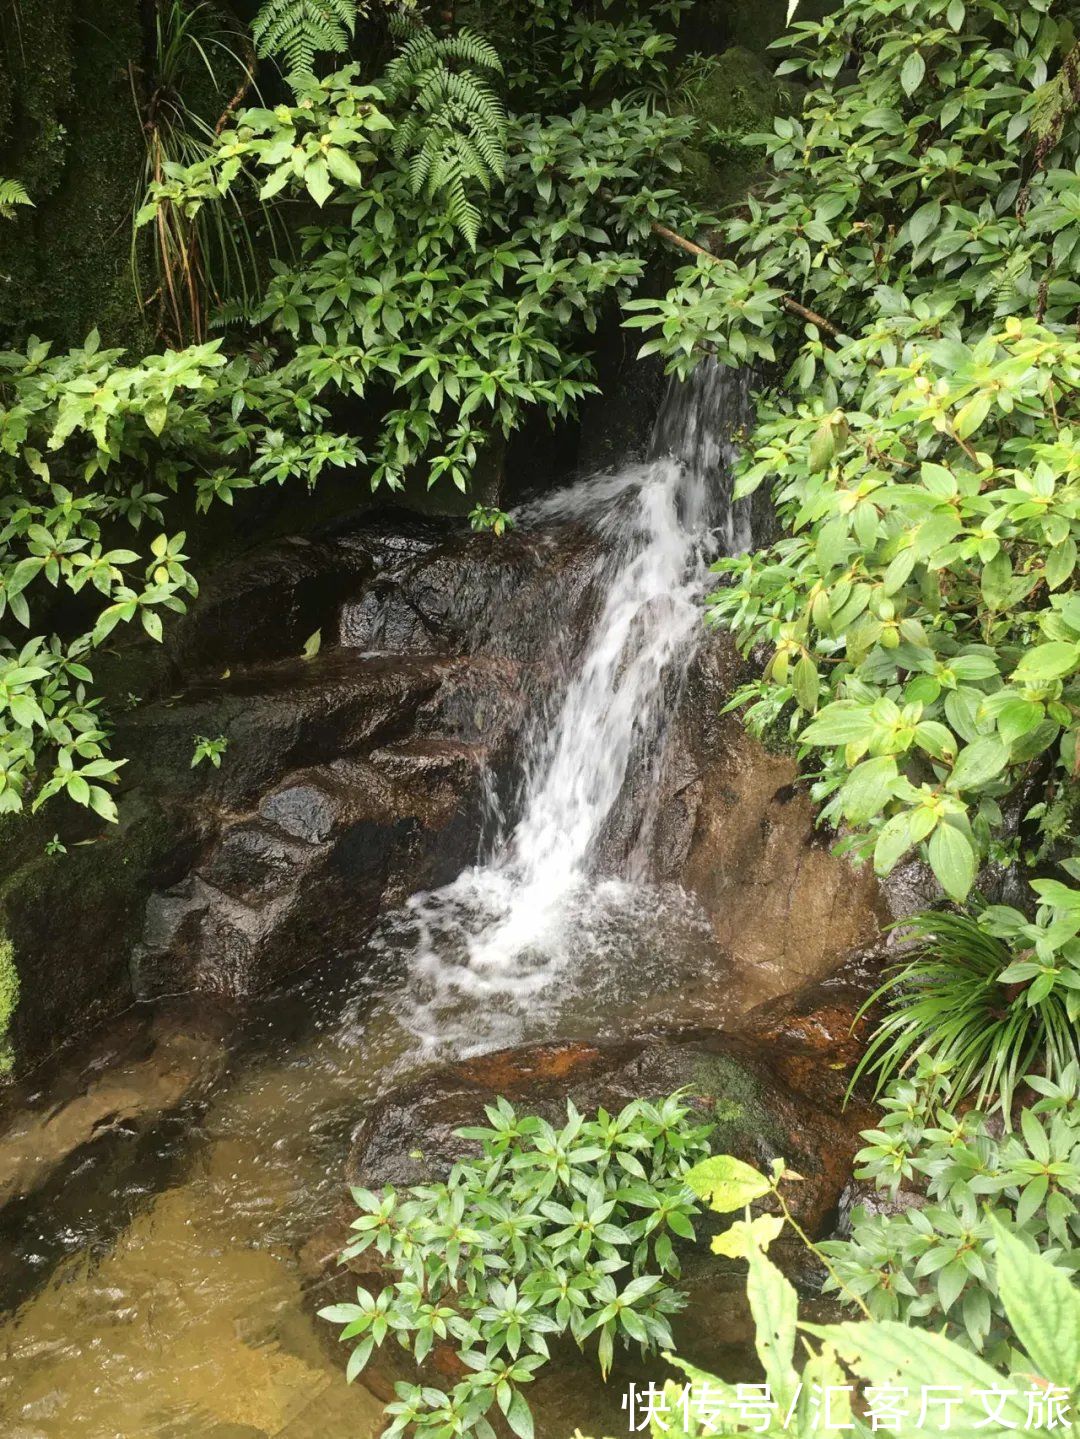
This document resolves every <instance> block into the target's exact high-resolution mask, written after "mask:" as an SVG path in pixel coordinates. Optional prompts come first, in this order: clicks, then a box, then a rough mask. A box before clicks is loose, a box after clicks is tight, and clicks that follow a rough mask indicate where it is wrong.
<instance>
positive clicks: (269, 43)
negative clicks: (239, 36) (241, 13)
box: [251, 0, 358, 76]
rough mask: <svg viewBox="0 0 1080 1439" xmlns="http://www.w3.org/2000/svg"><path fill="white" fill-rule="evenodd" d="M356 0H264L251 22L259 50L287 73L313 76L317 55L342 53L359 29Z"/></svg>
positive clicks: (256, 47)
mask: <svg viewBox="0 0 1080 1439" xmlns="http://www.w3.org/2000/svg"><path fill="white" fill-rule="evenodd" d="M357 9H358V4H357V0H264V4H263V6H262V8H261V9H260V10H259V12H258V14H257V15H256V16H255V19H254V20H253V21H252V22H251V35H252V39H253V40H254V41H255V49H256V52H257V53H258V54H259V55H260V56H262V57H263V58H264V59H265V58H267V57H271V58H273V59H281V60H282V61H283V65H284V69H285V73H286V74H287V75H289V76H293V75H311V74H312V73H313V71H314V67H315V56H316V55H320V54H328V53H329V54H335V55H340V54H342V53H343V52H344V51H346V50H348V48H349V41H350V39H351V38H352V36H353V34H354V33H355V31H356V14H357Z"/></svg>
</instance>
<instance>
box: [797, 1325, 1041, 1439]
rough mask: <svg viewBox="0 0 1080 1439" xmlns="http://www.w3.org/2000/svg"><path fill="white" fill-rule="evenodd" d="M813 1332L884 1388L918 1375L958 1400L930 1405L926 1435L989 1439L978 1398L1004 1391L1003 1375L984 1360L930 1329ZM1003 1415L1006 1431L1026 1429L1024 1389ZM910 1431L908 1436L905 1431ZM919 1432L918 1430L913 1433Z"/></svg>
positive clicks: (819, 1328) (1011, 1394)
mask: <svg viewBox="0 0 1080 1439" xmlns="http://www.w3.org/2000/svg"><path fill="white" fill-rule="evenodd" d="M802 1327H803V1328H804V1329H805V1330H806V1331H807V1332H808V1333H810V1334H814V1335H816V1336H817V1337H818V1338H819V1339H824V1340H827V1341H828V1342H829V1343H830V1344H832V1345H834V1346H835V1348H836V1351H837V1353H838V1354H839V1355H840V1358H841V1359H842V1360H843V1361H844V1363H845V1364H846V1365H847V1366H848V1367H849V1368H850V1369H852V1370H853V1371H854V1373H855V1374H857V1375H858V1376H859V1377H860V1378H862V1379H865V1380H867V1382H868V1383H870V1384H873V1385H875V1386H880V1387H881V1388H888V1387H896V1386H897V1385H900V1386H908V1385H910V1384H911V1382H912V1378H913V1376H917V1380H916V1383H917V1384H918V1385H919V1386H926V1388H927V1389H937V1390H939V1391H941V1392H943V1393H947V1394H948V1395H949V1396H950V1397H955V1398H956V1399H957V1400H958V1401H959V1402H958V1403H957V1404H956V1405H955V1406H953V1405H949V1406H948V1407H945V1406H942V1407H940V1408H935V1407H934V1406H932V1405H931V1406H928V1411H927V1416H926V1418H927V1422H926V1424H924V1425H922V1426H921V1427H920V1431H919V1432H921V1433H929V1434H933V1433H943V1434H944V1433H948V1434H952V1435H960V1436H962V1439H977V1436H980V1435H981V1436H982V1439H986V1436H987V1433H988V1430H987V1415H986V1408H985V1406H984V1404H983V1403H982V1402H981V1401H980V1399H979V1397H978V1395H979V1393H980V1391H986V1392H990V1393H994V1392H995V1391H1000V1390H1001V1389H1002V1383H1001V1376H1000V1374H998V1373H997V1371H996V1370H994V1369H992V1368H991V1367H990V1365H989V1364H987V1363H986V1361H985V1360H984V1359H980V1358H979V1357H978V1356H977V1355H975V1354H971V1353H969V1352H968V1351H967V1350H966V1349H963V1348H961V1346H960V1345H959V1344H956V1343H954V1342H953V1341H952V1340H951V1339H945V1338H944V1337H943V1336H942V1335H940V1334H933V1333H930V1332H929V1331H927V1330H925V1329H918V1328H915V1327H914V1326H912V1325H908V1324H902V1323H899V1322H897V1321H896V1320H891V1319H882V1320H878V1321H876V1322H875V1323H872V1324H871V1323H856V1322H849V1323H847V1324H820V1325H819V1324H804V1325H803V1326H802ZM996 1404H997V1401H996V1399H995V1411H996V1412H997V1413H999V1415H1000V1418H1001V1421H1002V1425H1003V1426H1004V1427H1005V1428H1014V1429H1019V1430H1023V1428H1024V1426H1025V1424H1027V1423H1028V1417H1027V1412H1028V1411H1027V1401H1026V1399H1025V1398H1024V1392H1023V1388H1022V1387H1021V1386H1014V1387H1013V1388H1012V1389H1011V1390H1006V1391H1005V1397H1004V1398H1003V1401H1002V1407H1001V1409H1000V1411H997V1410H996ZM905 1432H907V1431H905ZM912 1432H914V1431H912Z"/></svg>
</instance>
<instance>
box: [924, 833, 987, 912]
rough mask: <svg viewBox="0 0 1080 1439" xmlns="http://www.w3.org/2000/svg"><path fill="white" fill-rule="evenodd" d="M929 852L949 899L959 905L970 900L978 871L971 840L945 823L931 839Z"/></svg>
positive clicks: (932, 866) (933, 868) (932, 865)
mask: <svg viewBox="0 0 1080 1439" xmlns="http://www.w3.org/2000/svg"><path fill="white" fill-rule="evenodd" d="M927 852H928V856H929V859H930V868H931V869H932V870H933V871H934V874H935V875H936V876H937V878H938V881H939V883H940V885H941V887H942V889H943V890H944V891H945V893H946V894H947V895H948V896H949V898H950V899H954V900H956V901H957V903H959V902H960V901H962V900H965V899H967V896H968V893H969V891H970V889H971V886H972V885H973V884H974V883H975V870H976V857H975V851H974V850H973V849H972V847H971V842H970V840H969V839H968V838H967V836H966V835H965V834H963V833H962V832H961V831H960V830H959V829H957V828H956V826H955V825H952V824H949V822H948V821H947V820H943V821H942V822H941V823H940V824H939V825H938V826H937V828H936V829H935V830H934V832H933V834H932V835H931V836H930V844H929V846H928V851H927Z"/></svg>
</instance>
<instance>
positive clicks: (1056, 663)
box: [1013, 640, 1080, 684]
mask: <svg viewBox="0 0 1080 1439" xmlns="http://www.w3.org/2000/svg"><path fill="white" fill-rule="evenodd" d="M1077 664H1080V645H1075V644H1069V643H1067V642H1066V641H1065V640H1052V641H1051V642H1050V643H1049V644H1046V645H1036V646H1035V648H1034V649H1033V650H1029V651H1028V652H1027V653H1026V654H1025V655H1024V656H1023V658H1022V659H1021V661H1020V663H1019V664H1018V665H1017V666H1016V669H1015V670H1014V672H1013V678H1014V679H1015V680H1017V681H1018V682H1019V683H1021V684H1028V683H1035V684H1038V683H1040V682H1042V681H1045V680H1054V679H1060V678H1061V676H1062V675H1067V674H1071V673H1072V672H1073V670H1075V669H1076V667H1077Z"/></svg>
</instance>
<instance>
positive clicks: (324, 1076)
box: [0, 366, 757, 1439]
mask: <svg viewBox="0 0 1080 1439" xmlns="http://www.w3.org/2000/svg"><path fill="white" fill-rule="evenodd" d="M748 404H749V401H748V393H747V380H746V377H745V376H741V375H737V374H736V375H732V374H730V373H729V372H726V371H723V370H720V369H719V368H710V367H706V366H702V367H700V368H699V371H698V373H697V376H696V377H695V379H694V380H693V381H692V382H691V383H689V384H687V385H685V386H681V387H673V389H672V390H671V392H670V393H669V396H668V399H667V401H666V402H665V405H664V408H663V412H662V414H661V417H660V419H659V421H658V424H657V430H656V435H655V437H654V443H653V454H654V458H652V459H650V460H649V461H647V462H645V463H642V464H637V465H632V466H628V467H626V468H625V469H623V470H622V471H620V472H619V473H616V474H605V475H600V476H594V477H590V478H587V479H585V480H582V481H580V482H579V483H577V484H575V485H573V486H570V487H568V488H566V489H563V490H559V491H555V492H552V493H551V494H548V495H546V496H544V497H543V498H541V499H539V500H536V501H535V502H532V503H530V504H526V505H525V506H524V507H523V508H522V509H521V510H520V511H519V512H518V513H517V514H516V516H515V519H516V523H517V526H518V527H519V529H520V531H521V532H522V533H526V534H527V533H531V532H536V533H545V532H547V531H549V530H552V531H555V532H557V531H558V530H559V528H560V527H563V526H568V525H574V526H580V525H582V524H586V525H588V526H589V527H591V528H592V529H594V530H595V531H596V532H597V534H598V535H599V537H600V541H601V553H602V560H601V562H600V563H599V564H598V566H597V568H596V572H595V574H594V576H593V579H592V582H591V590H590V599H589V614H590V619H589V623H588V626H587V632H586V633H585V634H583V635H582V634H577V635H570V634H568V635H566V636H565V637H564V639H563V641H562V642H563V643H564V648H565V654H566V657H567V659H566V666H565V680H564V682H563V683H561V684H559V685H557V686H553V687H552V690H551V693H550V694H549V695H547V696H546V697H545V699H544V701H543V703H541V704H540V705H539V706H537V707H536V711H535V713H534V714H533V715H532V716H531V718H530V720H529V722H528V723H527V725H526V727H525V730H524V732H523V734H522V735H521V737H520V755H519V775H520V778H519V782H518V783H517V785H516V788H515V791H514V793H513V794H511V795H509V796H507V795H502V796H501V797H500V796H499V795H498V794H497V792H496V787H495V786H494V785H493V786H491V788H490V793H489V794H488V802H487V807H486V814H485V816H484V822H483V824H482V826H481V832H482V834H483V835H484V842H483V846H482V849H481V851H480V852H479V853H478V855H477V859H476V862H475V863H474V864H472V865H470V866H468V867H466V868H465V869H464V870H463V871H462V872H461V873H460V874H459V875H458V876H457V878H455V879H454V880H453V881H452V882H450V883H449V884H447V885H444V886H442V887H441V888H437V889H433V890H430V891H426V892H421V893H418V894H415V895H413V896H412V897H411V898H410V899H409V900H408V901H407V902H406V903H405V904H404V905H403V906H402V907H400V908H399V909H396V910H394V911H392V912H390V913H387V914H384V915H382V916H380V918H379V920H378V921H377V923H376V925H375V928H374V931H373V932H370V933H361V934H358V936H357V945H356V950H355V953H354V954H353V955H351V956H347V957H345V958H343V959H338V960H335V961H334V962H333V963H332V964H330V965H328V966H321V967H319V968H318V969H317V970H314V971H308V972H307V973H306V974H305V975H304V976H303V977H302V978H301V980H300V981H299V982H298V983H295V984H293V985H292V986H290V987H289V988H288V989H286V990H285V991H283V992H281V993H278V994H275V995H273V996H271V997H269V998H266V999H263V1000H260V1001H258V1002H256V1003H249V1004H247V1005H245V1006H244V1007H243V1008H242V1009H240V1010H237V1011H227V1012H218V1013H216V1014H206V1013H203V1012H202V1011H201V1010H199V1009H198V1008H197V1007H194V1008H193V1007H192V1006H190V1005H188V1006H184V1005H179V1004H178V1005H174V1006H168V1005H166V1006H164V1007H163V1008H161V1009H159V1010H158V1011H157V1012H156V1013H154V1014H151V1013H149V1012H147V1013H146V1014H141V1013H140V1014H137V1015H136V1016H135V1017H134V1019H133V1020H132V1022H131V1023H130V1024H129V1025H128V1028H127V1030H125V1031H124V1036H125V1037H124V1038H123V1039H122V1040H121V1041H118V1043H117V1045H116V1047H114V1049H112V1050H110V1049H109V1048H108V1047H107V1045H105V1043H104V1041H102V1044H101V1045H99V1048H98V1050H97V1051H96V1052H95V1055H94V1057H93V1059H92V1060H91V1061H90V1063H89V1066H88V1068H87V1070H86V1071H85V1073H86V1074H87V1075H89V1074H91V1073H101V1072H107V1071H108V1070H109V1069H110V1068H115V1067H116V1066H117V1065H119V1064H120V1062H121V1060H122V1059H123V1057H124V1052H123V1047H124V1046H125V1045H126V1046H128V1047H129V1048H135V1049H137V1048H138V1046H139V1044H140V1043H142V1042H143V1041H144V1040H145V1035H146V1033H149V1031H150V1029H151V1028H152V1027H156V1028H155V1029H154V1032H155V1034H156V1035H157V1036H158V1037H159V1038H160V1036H161V1035H162V1034H165V1035H166V1036H168V1035H170V1034H182V1033H183V1032H184V1031H185V1029H186V1028H187V1027H189V1026H191V1025H192V1024H194V1025H195V1026H196V1028H199V1027H200V1026H202V1027H204V1028H205V1031H206V1033H207V1036H208V1038H207V1046H208V1049H209V1050H210V1052H212V1053H213V1054H214V1055H215V1063H214V1067H213V1073H212V1078H211V1079H210V1081H209V1082H208V1083H207V1084H205V1085H204V1086H202V1088H201V1089H200V1090H199V1091H198V1092H197V1093H195V1094H193V1095H191V1096H189V1097H188V1098H187V1099H186V1100H185V1102H184V1104H183V1105H182V1106H181V1107H180V1108H179V1109H178V1110H174V1111H171V1112H167V1113H163V1114H162V1116H161V1118H160V1120H159V1121H158V1123H156V1124H155V1125H154V1126H153V1128H152V1129H151V1131H150V1132H149V1133H148V1134H144V1135H142V1136H141V1137H140V1138H139V1139H138V1141H137V1143H136V1141H134V1140H132V1139H131V1138H130V1137H129V1136H127V1135H126V1134H125V1132H124V1128H123V1126H122V1125H121V1126H119V1127H118V1128H117V1130H116V1132H115V1133H112V1134H110V1135H109V1136H108V1137H107V1138H105V1139H103V1140H102V1141H100V1142H99V1143H97V1144H95V1145H93V1146H91V1147H90V1148H88V1149H87V1150H85V1151H84V1152H82V1153H81V1154H78V1155H76V1159H75V1163H74V1165H73V1166H72V1167H71V1168H70V1169H69V1170H68V1171H66V1172H65V1173H64V1174H63V1175H62V1176H61V1177H59V1178H57V1179H56V1180H55V1181H53V1182H51V1183H50V1186H49V1188H48V1189H47V1190H46V1191H45V1193H44V1195H43V1196H41V1197H40V1198H39V1199H37V1200H31V1201H27V1202H25V1203H21V1204H15V1205H11V1206H9V1209H8V1210H7V1211H4V1213H3V1215H2V1216H0V1306H6V1317H3V1318H0V1356H2V1364H0V1433H2V1434H3V1436H4V1439H112V1436H116V1439H194V1436H200V1439H269V1436H285V1439H304V1436H310V1439H345V1436H349V1439H366V1436H368V1435H373V1434H377V1433H378V1432H379V1429H380V1427H381V1423H380V1416H381V1409H382V1401H381V1399H380V1398H377V1397H376V1396H375V1395H373V1394H370V1393H368V1392H367V1391H365V1390H364V1389H363V1388H362V1387H361V1386H359V1385H357V1386H353V1387H352V1388H347V1387H346V1386H345V1384H344V1380H343V1373H342V1371H343V1367H344V1358H343V1355H341V1354H340V1352H335V1346H334V1344H333V1335H332V1333H331V1334H328V1333H327V1332H326V1330H327V1329H328V1326H325V1325H323V1324H322V1323H321V1322H320V1321H318V1320H317V1319H315V1318H314V1311H315V1309H316V1308H317V1307H318V1289H319V1286H320V1284H321V1283H322V1282H323V1281H322V1279H321V1274H322V1269H321V1268H320V1265H321V1262H322V1260H323V1259H324V1258H325V1256H323V1255H321V1254H318V1253H316V1252H314V1251H315V1250H317V1249H318V1242H317V1236H318V1232H319V1230H320V1229H321V1228H324V1227H325V1226H326V1225H327V1224H328V1223H329V1221H330V1220H331V1219H332V1218H333V1216H334V1214H335V1212H336V1211H337V1210H338V1209H339V1207H340V1205H341V1202H342V1175H343V1170H344V1163H345V1158H346V1155H347V1153H348V1150H349V1145H350V1139H351V1136H352V1134H353V1133H354V1132H355V1130H356V1128H357V1124H358V1120H359V1118H360V1116H362V1114H363V1112H364V1109H365V1107H366V1106H367V1105H369V1104H370V1103H372V1102H373V1101H374V1100H376V1099H377V1098H378V1097H379V1096H380V1095H382V1094H384V1093H386V1091H387V1090H388V1089H389V1088H390V1087H391V1086H392V1085H393V1084H396V1083H398V1082H400V1081H401V1080H403V1079H406V1078H409V1077H411V1076H414V1075H416V1074H418V1073H419V1072H421V1071H422V1070H423V1068H424V1067H425V1066H427V1065H429V1064H430V1063H431V1062H432V1061H433V1060H435V1059H446V1058H459V1057H462V1056H464V1055H468V1054H475V1053H477V1052H482V1051H485V1050H490V1049H493V1048H499V1047H502V1046H506V1045H511V1044H519V1043H523V1042H527V1041H532V1040H537V1039H548V1038H559V1039H588V1040H594V1039H598V1038H619V1037H621V1036H624V1035H626V1034H627V1033H630V1032H633V1031H634V1030H635V1029H641V1028H642V1027H646V1026H648V1025H649V1024H650V1023H654V1022H657V1021H659V1020H661V1019H662V1020H664V1021H665V1022H672V1021H685V1022H695V1021H696V1022H700V1023H708V1024H710V1025H712V1026H714V1027H716V1026H718V1025H720V1024H722V1023H724V1022H725V1021H726V1020H730V1019H731V1018H732V1017H734V1016H736V1015H737V1014H738V1013H739V1012H740V1011H741V1010H743V1009H745V1008H746V1007H748V1006H749V1005H750V1004H752V1003H753V1002H754V1000H755V998H756V997H757V996H756V995H755V994H754V993H753V992H752V984H751V982H749V981H747V980H746V979H745V977H743V978H742V979H740V978H739V977H737V976H734V975H733V974H732V973H731V972H730V970H729V967H728V964H727V962H726V960H725V957H724V956H723V955H722V954H721V953H719V952H718V950H717V947H716V942H715V939H714V937H713V931H712V929H711V926H710V924H709V921H708V918H707V917H706V916H705V915H704V914H703V913H702V912H701V910H700V909H699V907H698V905H697V903H696V901H694V900H693V899H692V898H691V897H690V896H689V895H688V894H687V893H685V892H684V891H683V890H682V889H681V888H679V887H678V886H677V885H674V884H661V883H657V882H654V880H653V879H652V877H651V867H650V856H651V853H652V846H653V842H654V826H655V813H654V806H653V805H652V804H651V799H652V796H653V793H654V790H655V783H654V781H655V776H656V774H657V773H658V767H659V765H660V762H661V759H662V756H663V753H664V745H665V738H666V727H667V720H668V717H669V716H670V714H671V713H672V710H673V708H674V706H675V704H676V703H677V700H678V697H679V694H680V692H681V687H682V685H683V683H684V680H685V676H686V673H687V668H688V666H689V664H690V662H691V660H692V658H693V656H694V653H695V649H696V646H697V643H698V639H699V636H700V635H701V633H702V628H703V627H702V609H701V599H702V595H703V594H704V593H705V590H706V587H707V583H708V565H709V562H710V561H711V559H713V558H714V557H715V556H716V554H717V553H719V552H721V551H728V552H731V551H732V550H735V549H739V548H745V547H746V546H747V545H748V543H749V541H750V533H749V521H748V517H747V515H746V513H744V511H743V509H742V507H741V506H739V505H733V503H732V501H731V498H730V478H729V467H730V461H731V458H732V445H733V436H734V434H735V432H736V430H737V428H738V426H739V425H740V424H741V423H742V422H743V421H744V420H745V418H746V416H747V412H748ZM489 623H490V620H489ZM537 623H538V624H544V623H550V624H552V625H557V624H558V623H559V618H558V616H557V615H552V616H550V617H548V616H538V617H537ZM364 662H365V660H364V657H363V656H359V657H358V659H357V663H358V664H363V663H364ZM226 763H227V761H226ZM616 828H617V829H618V834H619V836H620V842H619V843H618V844H615V843H613V840H612V836H613V832H614V830H615V829H616ZM614 853H617V854H618V861H617V863H613V862H612V859H611V855H612V854H614ZM204 1008H208V1007H204ZM313 1236H316V1238H313ZM540 1388H541V1386H537V1390H538V1392H537V1404H536V1409H537V1413H538V1433H539V1435H540V1436H541V1439H565V1436H568V1435H569V1434H570V1433H571V1432H572V1430H573V1427H574V1425H575V1423H580V1424H581V1425H582V1427H583V1429H585V1430H586V1431H588V1426H589V1425H590V1424H595V1425H597V1426H600V1425H607V1426H608V1429H607V1432H624V1431H625V1422H623V1423H622V1430H621V1431H618V1430H612V1428H611V1426H612V1425H613V1424H618V1423H620V1421H619V1418H618V1395H617V1394H614V1393H613V1391H612V1390H611V1389H610V1388H609V1390H608V1391H607V1392H606V1393H605V1392H602V1391H603V1386H601V1385H600V1382H599V1378H598V1376H596V1375H592V1374H591V1373H589V1372H587V1371H585V1372H583V1377H580V1378H579V1377H577V1376H576V1371H575V1376H574V1377H573V1378H572V1379H571V1381H570V1382H569V1383H568V1384H556V1385H554V1386H549V1387H548V1391H547V1393H546V1394H544V1395H542V1394H541V1393H540ZM595 1432H596V1433H599V1432H600V1429H599V1428H597V1429H596V1430H595Z"/></svg>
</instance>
